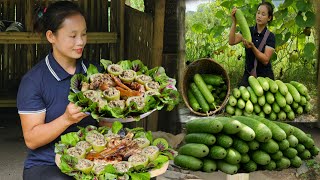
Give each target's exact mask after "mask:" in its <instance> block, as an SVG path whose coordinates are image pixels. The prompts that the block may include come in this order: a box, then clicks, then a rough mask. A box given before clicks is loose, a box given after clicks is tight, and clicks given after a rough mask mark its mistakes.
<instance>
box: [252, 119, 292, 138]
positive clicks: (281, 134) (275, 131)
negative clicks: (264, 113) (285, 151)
mask: <svg viewBox="0 0 320 180" xmlns="http://www.w3.org/2000/svg"><path fill="white" fill-rule="evenodd" d="M255 119H256V120H258V121H260V122H262V123H263V124H265V125H266V126H267V127H268V128H270V130H271V132H272V138H273V139H275V140H277V141H282V140H284V139H286V137H287V135H286V132H285V131H284V130H283V129H281V128H280V127H279V126H278V125H277V124H276V123H274V122H272V121H269V120H268V119H265V118H261V117H256V118H255Z"/></svg>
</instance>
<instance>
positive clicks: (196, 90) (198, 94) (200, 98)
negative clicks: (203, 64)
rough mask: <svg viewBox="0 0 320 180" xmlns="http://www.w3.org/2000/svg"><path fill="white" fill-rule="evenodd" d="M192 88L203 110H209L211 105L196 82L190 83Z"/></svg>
mask: <svg viewBox="0 0 320 180" xmlns="http://www.w3.org/2000/svg"><path fill="white" fill-rule="evenodd" d="M190 90H191V92H192V94H193V95H194V97H195V98H196V100H197V102H198V103H199V105H200V107H201V110H202V112H208V111H209V110H210V107H209V105H208V103H207V101H206V100H205V98H204V97H203V95H202V94H201V92H200V90H199V88H198V87H197V85H196V84H195V83H191V84H190Z"/></svg>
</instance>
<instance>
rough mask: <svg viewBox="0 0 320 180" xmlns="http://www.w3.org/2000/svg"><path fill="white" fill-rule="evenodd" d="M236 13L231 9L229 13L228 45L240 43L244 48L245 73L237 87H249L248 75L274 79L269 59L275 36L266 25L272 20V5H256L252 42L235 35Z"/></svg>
mask: <svg viewBox="0 0 320 180" xmlns="http://www.w3.org/2000/svg"><path fill="white" fill-rule="evenodd" d="M236 11H237V8H233V10H232V12H231V18H232V25H231V29H230V34H229V44H230V45H235V44H238V43H240V42H241V41H242V42H243V44H244V46H245V47H246V61H245V71H244V74H243V78H242V81H241V82H240V84H239V85H240V86H241V85H242V86H249V83H248V77H249V76H250V75H253V76H256V77H257V76H261V77H269V78H271V79H274V74H273V71H272V66H271V62H270V58H271V56H272V54H273V53H274V49H275V36H274V34H273V33H272V32H270V31H269V30H268V28H267V24H268V23H269V22H271V21H272V19H273V6H272V4H271V3H269V2H263V3H260V4H259V5H258V9H257V12H256V25H255V26H253V27H250V32H251V37H252V42H248V41H246V40H245V39H244V38H243V37H242V35H241V34H240V33H236V18H235V13H236ZM260 44H261V45H260ZM259 46H261V47H260V48H259Z"/></svg>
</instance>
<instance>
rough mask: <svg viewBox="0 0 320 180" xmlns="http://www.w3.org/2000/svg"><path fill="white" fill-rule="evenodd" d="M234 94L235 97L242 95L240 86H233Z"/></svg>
mask: <svg viewBox="0 0 320 180" xmlns="http://www.w3.org/2000/svg"><path fill="white" fill-rule="evenodd" d="M232 95H233V96H234V97H235V98H239V97H240V96H241V92H240V90H239V89H238V88H233V90H232Z"/></svg>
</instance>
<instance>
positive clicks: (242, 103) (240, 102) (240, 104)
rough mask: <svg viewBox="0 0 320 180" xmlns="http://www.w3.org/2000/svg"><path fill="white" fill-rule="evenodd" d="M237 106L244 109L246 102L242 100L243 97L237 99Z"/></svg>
mask: <svg viewBox="0 0 320 180" xmlns="http://www.w3.org/2000/svg"><path fill="white" fill-rule="evenodd" d="M237 107H238V108H239V109H244V107H246V102H244V100H243V99H238V101H237Z"/></svg>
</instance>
